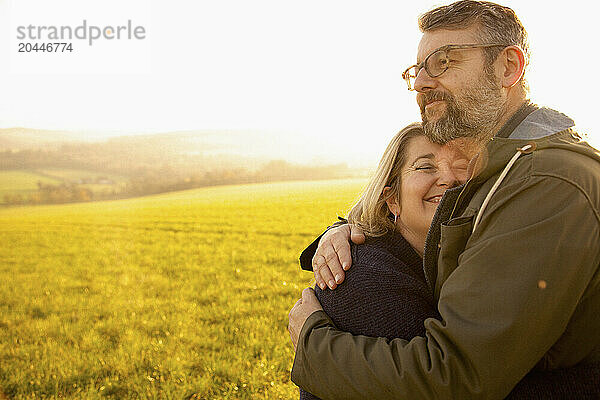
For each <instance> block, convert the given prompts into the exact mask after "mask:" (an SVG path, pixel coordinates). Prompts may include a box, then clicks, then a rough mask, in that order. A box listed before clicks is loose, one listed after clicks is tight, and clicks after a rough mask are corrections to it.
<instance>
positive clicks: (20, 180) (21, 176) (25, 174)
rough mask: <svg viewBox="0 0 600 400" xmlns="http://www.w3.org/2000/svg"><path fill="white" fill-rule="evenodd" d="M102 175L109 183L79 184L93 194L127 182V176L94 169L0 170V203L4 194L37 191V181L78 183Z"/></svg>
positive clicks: (115, 187) (109, 191)
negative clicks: (103, 172) (99, 171)
mask: <svg viewBox="0 0 600 400" xmlns="http://www.w3.org/2000/svg"><path fill="white" fill-rule="evenodd" d="M99 176H102V177H105V178H107V179H109V180H111V181H112V183H111V184H97V183H86V184H79V186H80V187H83V188H86V189H89V190H91V191H92V192H94V193H95V194H105V193H112V192H113V191H115V190H119V189H122V188H123V186H124V185H125V184H126V182H127V178H125V177H123V176H119V175H110V174H101V173H98V172H94V171H85V170H76V169H57V168H46V169H41V170H35V171H34V170H30V171H29V170H20V171H16V170H8V171H0V205H1V204H4V203H5V202H4V195H5V194H21V195H22V196H27V195H30V194H32V193H34V192H36V191H37V189H38V185H37V183H38V182H42V183H45V184H52V185H60V184H61V183H78V181H79V180H80V179H91V180H93V181H95V180H96V178H97V177H99Z"/></svg>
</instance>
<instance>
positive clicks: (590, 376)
mask: <svg viewBox="0 0 600 400" xmlns="http://www.w3.org/2000/svg"><path fill="white" fill-rule="evenodd" d="M351 246H352V268H350V269H349V270H348V271H347V272H346V278H345V280H344V283H343V284H341V285H339V286H338V288H336V289H335V290H329V289H325V290H321V289H320V288H319V287H315V292H316V295H317V298H318V299H319V301H320V302H321V305H322V306H323V310H324V311H325V312H326V313H327V315H329V317H330V318H331V319H332V320H333V322H334V323H335V325H336V327H337V328H338V329H340V330H342V331H346V332H350V333H352V334H354V335H366V336H373V337H385V338H387V339H389V340H391V339H394V338H402V339H406V340H410V339H412V338H413V337H415V336H425V326H424V324H423V323H424V321H425V320H426V319H427V318H436V319H440V320H441V317H440V315H439V313H438V311H437V308H436V306H435V303H434V300H433V295H432V293H431V291H430V289H429V287H428V286H427V283H426V281H425V276H424V274H423V261H422V259H421V257H420V256H419V255H418V254H417V253H416V252H415V251H414V249H413V248H412V247H411V246H410V245H409V244H408V242H407V241H406V240H405V239H404V238H403V237H402V235H400V234H399V233H396V232H394V233H388V234H387V235H384V236H382V237H378V238H367V240H366V242H365V243H364V244H362V245H355V244H352V245H351ZM498 367H499V368H510V366H500V365H499V366H498ZM599 374H600V366H599V365H594V366H582V367H575V368H570V369H565V370H558V371H551V372H531V373H529V374H528V375H527V376H526V377H525V378H524V379H523V380H522V381H521V382H519V384H518V385H517V387H516V388H515V389H514V390H513V391H512V392H511V394H510V395H509V397H508V398H509V399H512V400H516V399H571V398H577V399H597V398H600V388H599V387H598V384H599V383H598V382H599V381H598V379H597V378H598V376H600V375H599ZM574 377H576V379H574ZM573 396H574V397H573ZM341 397H343V396H341ZM300 399H301V400H318V397H316V396H314V395H312V394H310V393H308V392H306V391H304V390H302V389H300Z"/></svg>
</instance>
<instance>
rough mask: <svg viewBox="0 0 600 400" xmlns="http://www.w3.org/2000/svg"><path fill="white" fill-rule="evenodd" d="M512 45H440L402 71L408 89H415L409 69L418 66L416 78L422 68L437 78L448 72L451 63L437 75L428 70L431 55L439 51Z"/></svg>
mask: <svg viewBox="0 0 600 400" xmlns="http://www.w3.org/2000/svg"><path fill="white" fill-rule="evenodd" d="M508 46H510V44H501V43H490V44H482V43H473V44H447V45H445V46H442V47H439V48H437V49H435V50H434V51H432V52H431V53H429V55H428V56H427V57H425V59H424V60H423V61H421V62H420V63H419V64H414V65H411V66H410V67H408V68H406V69H405V70H404V72H403V73H402V79H404V81H405V82H406V85H407V86H408V90H415V88H413V87H412V86H411V84H410V78H411V77H413V76H411V75H409V72H408V71H409V70H410V69H411V68H415V67H416V68H417V70H418V71H417V73H416V75H415V76H414V78H415V79H416V78H417V75H419V72H421V69H423V68H425V72H427V75H429V76H430V77H432V78H437V77H438V76H440V75H442V74H443V73H444V72H446V71H447V70H448V68H449V65H447V66H446V68H445V69H444V70H443V71H442V72H440V73H439V74H437V75H432V74H430V73H429V71H428V70H427V61H428V60H429V57H431V56H432V55H434V54H435V53H437V52H438V51H444V52H448V51H450V50H460V49H475V48H487V47H508Z"/></svg>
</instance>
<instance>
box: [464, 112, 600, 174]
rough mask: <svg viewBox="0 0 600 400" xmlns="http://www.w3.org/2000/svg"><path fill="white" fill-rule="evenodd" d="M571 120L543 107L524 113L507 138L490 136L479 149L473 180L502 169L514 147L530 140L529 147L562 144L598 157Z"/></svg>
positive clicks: (523, 144) (560, 145)
mask: <svg viewBox="0 0 600 400" xmlns="http://www.w3.org/2000/svg"><path fill="white" fill-rule="evenodd" d="M574 127H575V123H574V122H573V120H572V119H571V118H569V117H567V116H566V115H564V114H562V113H560V112H558V111H555V110H552V109H549V108H546V107H543V108H540V109H538V110H536V111H534V112H532V113H531V114H530V115H528V116H527V117H526V118H525V119H524V120H523V121H522V122H521V123H520V124H519V125H518V126H517V127H516V128H515V130H514V131H513V133H512V134H511V135H510V136H509V137H508V138H500V137H494V138H492V139H491V140H490V142H488V144H487V145H486V147H485V148H484V149H483V150H482V151H481V152H480V153H479V155H478V160H477V166H476V168H475V170H476V171H477V172H476V173H475V174H474V177H473V178H472V179H471V181H472V182H473V183H474V184H478V183H482V182H484V181H486V180H487V179H489V178H490V177H492V176H493V175H495V174H497V173H498V172H500V170H502V169H503V168H504V167H505V166H506V164H507V163H508V162H509V160H510V159H511V158H512V157H513V156H514V155H515V153H516V152H517V150H518V149H521V148H522V147H523V146H526V145H528V144H533V146H534V147H533V151H539V150H542V149H548V148H564V149H565V150H568V151H576V152H579V153H582V154H585V155H587V156H589V157H592V158H596V159H599V157H600V156H599V155H598V152H597V151H596V150H595V149H593V148H592V147H590V146H589V145H588V144H587V143H586V142H584V141H582V140H581V138H580V136H579V135H578V134H577V133H576V131H575V130H574Z"/></svg>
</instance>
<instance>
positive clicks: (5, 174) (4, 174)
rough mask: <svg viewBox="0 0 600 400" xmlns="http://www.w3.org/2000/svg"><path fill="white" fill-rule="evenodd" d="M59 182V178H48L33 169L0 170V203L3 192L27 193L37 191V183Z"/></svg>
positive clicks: (2, 198) (54, 183)
mask: <svg viewBox="0 0 600 400" xmlns="http://www.w3.org/2000/svg"><path fill="white" fill-rule="evenodd" d="M38 182H42V183H50V184H53V185H56V184H59V183H61V182H62V181H61V180H60V179H53V178H48V177H46V176H43V175H40V174H38V173H36V172H33V171H15V170H11V171H0V204H3V203H4V195H5V194H21V195H28V194H30V193H33V192H35V191H37V188H38V186H37V183H38Z"/></svg>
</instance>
